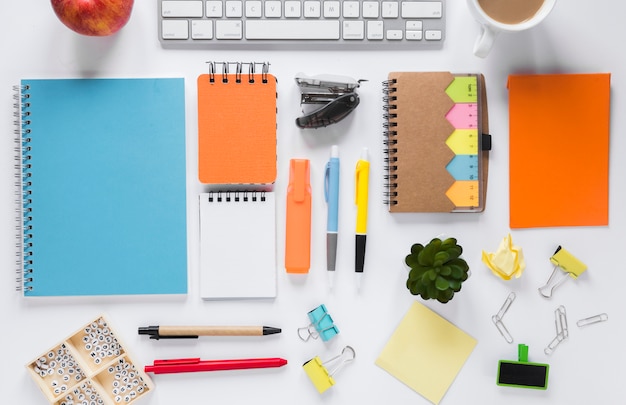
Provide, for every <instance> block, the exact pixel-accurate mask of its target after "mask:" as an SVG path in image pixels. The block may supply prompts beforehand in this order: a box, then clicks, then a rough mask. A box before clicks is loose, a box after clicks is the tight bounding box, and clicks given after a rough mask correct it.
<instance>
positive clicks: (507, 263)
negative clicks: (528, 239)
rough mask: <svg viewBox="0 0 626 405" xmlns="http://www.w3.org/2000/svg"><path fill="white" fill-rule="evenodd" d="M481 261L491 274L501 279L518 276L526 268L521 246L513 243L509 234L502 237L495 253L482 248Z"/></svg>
mask: <svg viewBox="0 0 626 405" xmlns="http://www.w3.org/2000/svg"><path fill="white" fill-rule="evenodd" d="M482 261H483V263H485V264H486V265H487V267H489V269H490V270H491V272H492V273H493V274H495V275H496V276H498V277H500V278H501V279H503V280H510V279H511V278H513V277H515V278H519V277H520V276H521V275H522V273H523V272H524V269H525V268H526V261H525V260H524V253H523V252H522V248H521V247H519V246H517V245H514V244H513V240H512V239H511V234H508V235H507V236H506V237H505V238H504V239H502V242H500V246H498V250H497V251H496V252H495V253H487V252H485V251H484V250H483V254H482Z"/></svg>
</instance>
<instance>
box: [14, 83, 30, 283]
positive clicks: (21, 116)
mask: <svg viewBox="0 0 626 405" xmlns="http://www.w3.org/2000/svg"><path fill="white" fill-rule="evenodd" d="M29 89H30V87H29V86H28V85H18V86H13V90H14V91H15V94H14V95H13V99H14V100H15V102H14V104H13V107H14V108H15V112H14V113H13V116H14V117H15V121H14V125H15V130H14V134H15V138H14V141H15V161H16V162H15V187H16V189H15V196H16V206H17V209H16V249H17V251H16V261H15V265H16V279H15V282H16V290H17V291H32V290H33V271H34V269H33V242H32V239H33V235H32V230H33V225H32V220H33V212H32V211H33V209H32V202H33V201H32V198H31V193H32V192H31V187H32V182H31V179H30V177H31V172H30V169H31V167H32V166H31V163H30V161H31V146H30V133H31V129H30V126H31V118H30V111H29V109H30V101H29V99H30V94H29V93H28V90H29Z"/></svg>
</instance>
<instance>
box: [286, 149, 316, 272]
mask: <svg viewBox="0 0 626 405" xmlns="http://www.w3.org/2000/svg"><path fill="white" fill-rule="evenodd" d="M286 223H287V229H286V232H285V234H286V235H285V269H286V270H287V273H301V274H303V273H308V272H309V267H310V266H311V180H310V166H309V160H308V159H291V161H290V162H289V185H288V186H287V220H286Z"/></svg>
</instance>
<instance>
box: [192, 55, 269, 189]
mask: <svg viewBox="0 0 626 405" xmlns="http://www.w3.org/2000/svg"><path fill="white" fill-rule="evenodd" d="M240 65H241V64H239V65H238V68H237V69H245V68H240ZM198 177H199V180H200V182H201V183H205V184H271V183H274V181H275V180H276V78H275V77H274V76H272V75H270V74H267V73H259V74H256V73H255V74H252V73H235V72H233V73H215V74H213V73H211V74H203V75H200V76H199V77H198Z"/></svg>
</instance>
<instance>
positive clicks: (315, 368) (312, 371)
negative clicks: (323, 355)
mask: <svg viewBox="0 0 626 405" xmlns="http://www.w3.org/2000/svg"><path fill="white" fill-rule="evenodd" d="M355 357H356V353H355V352H354V349H353V348H352V347H350V346H346V347H344V348H343V350H342V351H341V354H339V355H337V356H335V357H333V358H332V359H330V360H328V361H327V362H325V363H322V360H321V359H320V358H319V356H315V357H314V358H312V359H311V360H309V361H307V362H306V363H304V365H303V366H302V368H304V371H305V372H306V374H307V375H308V376H309V379H310V380H311V382H312V383H313V385H314V386H315V388H316V389H317V391H318V392H319V393H320V394H323V393H324V392H326V390H328V389H329V388H330V387H332V386H333V385H335V379H334V378H333V376H334V375H335V374H336V373H337V371H339V369H340V368H341V367H343V366H344V365H345V364H346V363H349V362H351V361H352V360H354V358H355ZM330 363H335V366H334V368H333V369H332V370H330V371H329V369H328V365H329V364H330Z"/></svg>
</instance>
